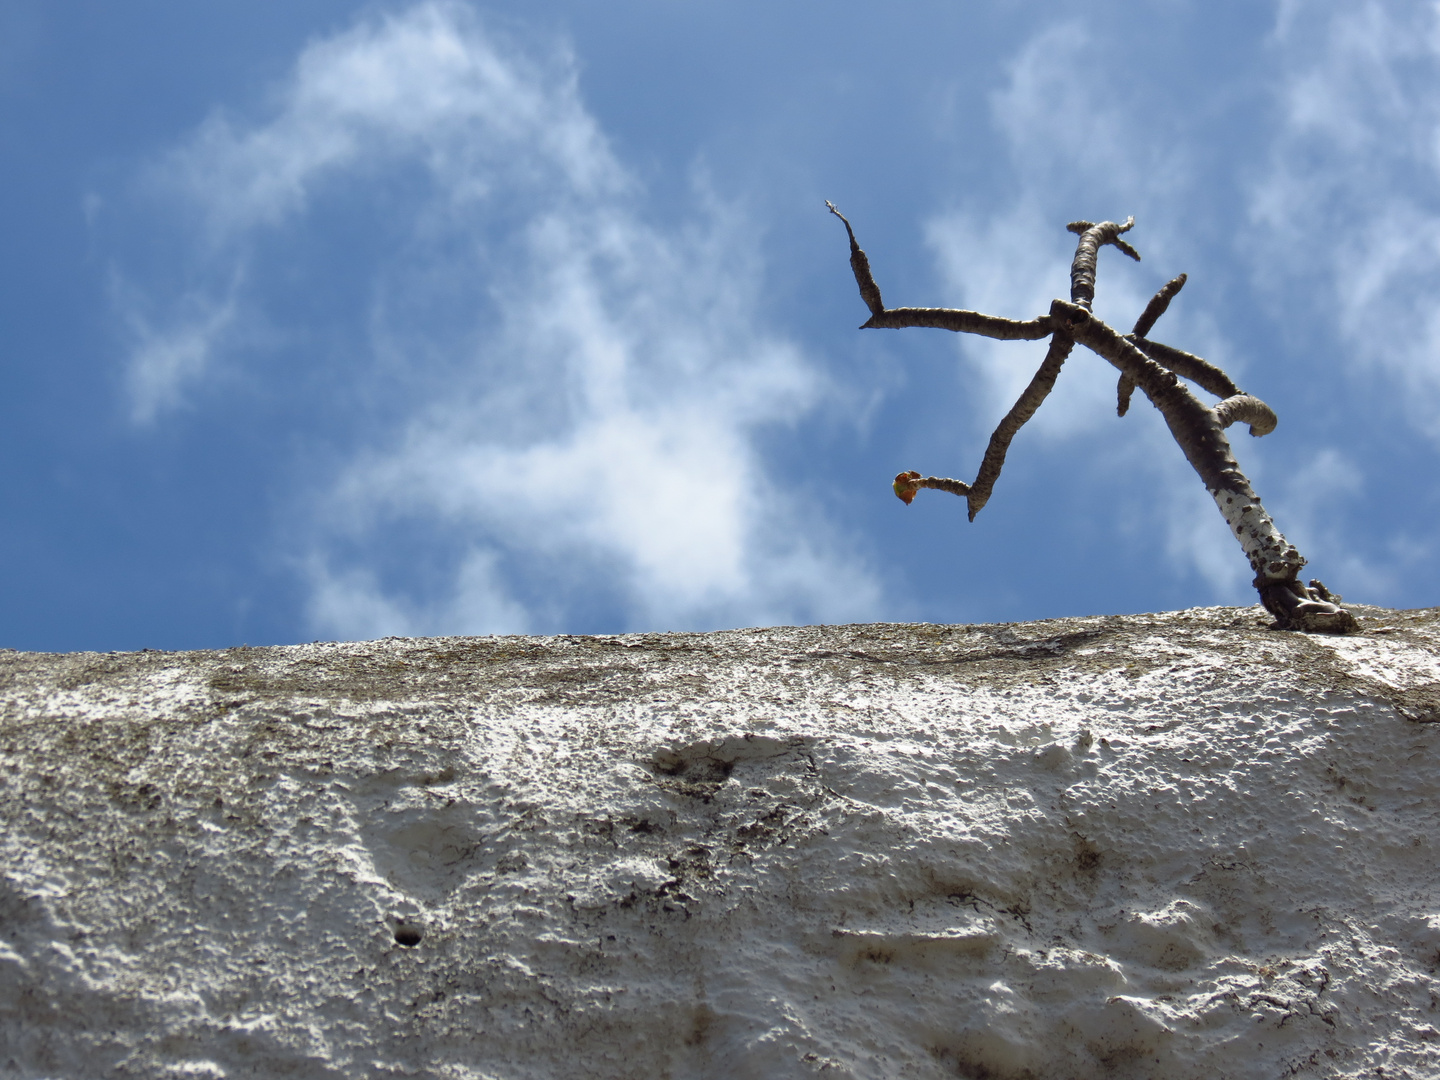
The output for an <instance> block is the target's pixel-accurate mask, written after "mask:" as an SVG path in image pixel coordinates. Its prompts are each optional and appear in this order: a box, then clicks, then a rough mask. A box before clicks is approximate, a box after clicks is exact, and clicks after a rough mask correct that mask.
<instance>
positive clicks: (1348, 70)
mask: <svg viewBox="0 0 1440 1080" xmlns="http://www.w3.org/2000/svg"><path fill="white" fill-rule="evenodd" d="M1272 47H1273V50H1274V56H1275V60H1276V64H1277V68H1278V71H1279V75H1278V78H1277V82H1276V87H1275V92H1276V99H1277V102H1278V103H1279V112H1280V126H1279V131H1278V133H1277V136H1276V138H1275V140H1274V144H1273V145H1274V151H1273V154H1272V157H1271V159H1270V161H1269V162H1268V163H1267V165H1266V168H1265V170H1264V173H1263V175H1261V176H1260V177H1259V178H1258V179H1257V180H1256V182H1255V184H1254V186H1253V189H1252V192H1251V207H1250V212H1251V218H1252V220H1253V221H1254V223H1255V224H1256V225H1257V226H1258V227H1259V228H1260V230H1261V235H1262V237H1263V243H1261V244H1259V245H1256V250H1257V254H1256V259H1255V263H1256V269H1255V272H1256V276H1257V278H1258V280H1259V281H1260V282H1261V283H1262V287H1265V288H1267V289H1271V290H1275V291H1277V292H1278V291H1280V290H1281V289H1282V287H1283V286H1282V283H1283V281H1284V280H1285V279H1286V278H1287V277H1288V276H1290V275H1293V273H1294V271H1293V268H1294V267H1296V266H1301V267H1308V268H1312V270H1311V272H1312V273H1314V274H1315V275H1316V276H1317V277H1318V283H1315V282H1306V283H1305V285H1306V286H1308V292H1309V293H1310V298H1309V305H1310V306H1308V308H1307V309H1306V310H1304V311H1303V312H1296V315H1299V316H1303V317H1304V318H1306V319H1313V320H1316V321H1317V323H1318V325H1320V326H1322V327H1325V328H1326V329H1333V332H1334V333H1335V334H1336V335H1337V336H1338V338H1339V341H1340V342H1341V343H1342V345H1343V348H1342V350H1341V352H1342V353H1343V357H1344V359H1346V360H1347V361H1348V362H1349V363H1351V365H1352V370H1353V373H1354V374H1357V375H1360V374H1365V375H1371V376H1373V375H1379V376H1381V377H1382V378H1383V379H1385V380H1386V381H1387V382H1390V383H1391V384H1392V385H1394V386H1395V387H1397V388H1399V389H1401V390H1402V391H1403V398H1404V401H1405V403H1406V405H1407V407H1408V409H1409V415H1410V417H1411V419H1412V420H1413V422H1414V423H1415V425H1416V426H1417V428H1419V429H1420V430H1423V431H1425V432H1426V433H1428V434H1429V435H1430V436H1431V437H1432V438H1437V439H1440V420H1437V419H1436V417H1437V416H1440V310H1437V307H1436V304H1435V297H1436V296H1437V295H1440V93H1437V88H1440V6H1437V5H1436V4H1434V3H1414V2H1411V3H1375V2H1366V3H1356V4H1343V5H1331V4H1317V3H1299V2H1297V3H1291V4H1287V5H1286V6H1285V7H1284V9H1283V10H1282V17H1281V19H1280V20H1279V23H1278V25H1277V29H1276V32H1275V35H1274V40H1273V46H1272ZM1264 252H1270V253H1272V254H1271V255H1270V256H1269V257H1266V256H1265V255H1264V254H1263V253H1264ZM1282 260H1283V261H1282ZM1317 285H1318V287H1317Z"/></svg>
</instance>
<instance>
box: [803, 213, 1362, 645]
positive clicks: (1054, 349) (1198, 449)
mask: <svg viewBox="0 0 1440 1080" xmlns="http://www.w3.org/2000/svg"><path fill="white" fill-rule="evenodd" d="M825 205H826V206H828V207H829V208H830V212H831V213H832V214H834V215H835V216H836V217H838V218H839V219H840V220H841V221H842V222H844V224H845V231H846V233H847V234H848V235H849V237H850V266H851V269H853V270H854V272H855V282H856V284H857V285H859V287H860V296H861V298H862V299H863V300H864V301H865V306H866V307H868V308H869V309H870V318H869V319H868V320H867V321H866V322H865V323H864V324H863V325H862V326H861V329H862V330H869V329H877V328H887V329H901V328H903V327H910V326H928V327H934V328H937V329H942V330H953V331H956V332H958V333H967V334H979V335H981V336H983V337H990V338H999V339H1002V340H1007V341H1038V340H1040V339H1041V338H1047V337H1048V338H1049V339H1050V346H1049V348H1048V349H1047V350H1046V353H1045V359H1044V361H1043V362H1042V363H1041V365H1040V369H1039V370H1038V371H1037V372H1036V373H1035V376H1034V378H1032V379H1031V380H1030V384H1029V385H1028V386H1027V387H1025V390H1024V392H1023V393H1022V394H1021V395H1020V398H1019V400H1018V401H1016V402H1015V404H1014V406H1013V407H1012V408H1011V409H1010V411H1009V412H1008V413H1006V414H1005V417H1004V419H1002V420H1001V421H1000V423H999V425H998V426H997V427H996V428H995V433H994V434H993V435H991V436H990V444H989V445H988V446H987V447H986V448H985V457H984V459H983V460H982V461H981V463H980V470H979V472H978V473H977V474H976V476H975V480H974V481H973V482H972V483H969V484H967V483H964V482H963V481H960V480H953V479H950V478H949V477H941V476H922V475H921V474H920V473H918V472H903V473H901V474H900V475H899V476H897V477H896V478H895V494H896V495H898V496H900V498H901V499H902V500H904V502H906V503H907V504H908V503H909V502H910V501H911V500H912V499H914V497H915V493H916V492H917V491H918V490H920V489H921V488H933V489H935V490H937V491H948V492H950V493H951V494H954V495H959V496H962V497H963V498H964V499H965V500H966V502H967V504H968V506H969V512H970V520H971V521H974V520H975V515H976V514H978V513H979V512H980V510H981V509H982V508H983V507H984V506H985V504H986V502H988V501H989V499H990V493H991V491H992V490H993V489H994V487H995V481H996V480H998V479H999V477H1000V470H1001V469H1002V468H1003V467H1004V465H1005V455H1006V453H1007V452H1008V451H1009V449H1010V442H1011V440H1012V439H1014V437H1015V434H1016V432H1018V431H1019V430H1020V428H1022V427H1023V426H1024V425H1025V422H1026V421H1028V420H1029V419H1030V417H1032V416H1034V415H1035V410H1036V409H1038V408H1039V407H1040V405H1041V403H1042V402H1044V400H1045V398H1046V397H1047V396H1049V394H1050V391H1051V390H1052V389H1053V388H1054V386H1055V380H1056V379H1057V378H1058V377H1059V375H1060V369H1061V367H1062V366H1063V365H1064V363H1065V361H1066V359H1067V358H1068V357H1069V356H1070V353H1071V351H1072V350H1073V349H1074V347H1075V345H1076V344H1077V343H1078V344H1081V345H1084V346H1085V347H1086V348H1088V349H1090V350H1091V351H1092V352H1095V353H1097V354H1098V355H1100V356H1102V357H1104V358H1105V359H1106V360H1108V361H1109V362H1110V363H1111V364H1113V365H1114V366H1115V367H1116V368H1118V369H1119V371H1120V382H1119V387H1118V390H1117V393H1118V399H1119V401H1118V410H1117V411H1118V412H1119V414H1120V415H1121V416H1124V415H1125V413H1126V412H1127V411H1128V409H1129V408H1130V399H1131V396H1132V395H1133V394H1134V392H1135V389H1136V388H1137V387H1138V388H1139V389H1140V391H1141V392H1142V393H1143V394H1144V395H1145V396H1146V397H1147V398H1148V399H1149V400H1150V401H1151V403H1152V404H1154V406H1155V407H1156V408H1157V409H1159V410H1160V413H1161V415H1162V416H1164V418H1165V423H1166V424H1167V425H1168V426H1169V428H1170V433H1171V434H1172V435H1173V436H1174V437H1175V441H1176V443H1178V444H1179V446H1180V449H1181V450H1182V451H1183V452H1184V454H1185V457H1186V459H1187V460H1188V461H1189V462H1190V464H1191V466H1193V467H1194V469H1195V471H1196V472H1197V473H1199V474H1200V479H1201V480H1202V481H1204V483H1205V487H1206V490H1208V491H1209V492H1210V495H1211V497H1212V498H1214V500H1215V503H1216V505H1217V506H1218V507H1219V508H1220V513H1221V514H1222V515H1224V517H1225V520H1226V522H1227V523H1228V524H1229V526H1230V529H1231V532H1232V533H1233V534H1234V535H1235V538H1236V539H1237V540H1238V541H1239V542H1240V546H1241V547H1242V548H1243V549H1244V551H1245V554H1246V556H1247V557H1248V558H1249V560H1250V566H1251V568H1252V569H1253V570H1254V571H1255V581H1254V584H1255V588H1256V589H1257V590H1259V593H1260V600H1261V602H1262V603H1263V604H1264V605H1265V608H1266V609H1267V610H1268V611H1269V612H1270V613H1271V614H1272V615H1274V616H1275V619H1276V622H1277V624H1278V625H1279V626H1281V627H1282V628H1284V629H1289V630H1312V631H1323V632H1328V633H1350V632H1353V631H1355V630H1357V629H1358V624H1357V623H1356V621H1355V618H1354V616H1352V615H1351V614H1350V612H1348V611H1346V610H1345V609H1344V608H1342V607H1340V605H1339V603H1338V601H1339V599H1340V598H1339V597H1338V596H1333V595H1332V594H1331V593H1330V592H1329V590H1327V589H1326V588H1325V586H1324V585H1323V584H1321V583H1320V582H1319V581H1315V580H1311V581H1310V583H1309V585H1308V586H1307V585H1305V584H1302V583H1301V581H1300V580H1299V574H1300V570H1301V568H1302V567H1303V566H1304V565H1305V559H1304V558H1303V557H1302V556H1301V555H1300V552H1298V551H1297V550H1296V549H1295V547H1294V546H1293V545H1292V544H1290V543H1289V542H1288V541H1287V540H1286V539H1285V537H1284V536H1283V535H1281V533H1280V530H1279V529H1277V528H1276V527H1275V523H1274V522H1273V521H1272V520H1271V519H1270V516H1269V514H1267V513H1266V512H1265V508H1264V507H1263V506H1261V504H1260V498H1259V496H1257V495H1256V494H1255V492H1254V491H1253V490H1252V489H1251V487H1250V482H1249V481H1248V480H1247V479H1246V478H1245V474H1244V473H1242V472H1241V471H1240V466H1239V465H1238V464H1236V462H1235V457H1234V454H1233V453H1232V452H1231V450H1230V442H1229V440H1228V439H1227V438H1226V436H1225V429H1226V428H1228V427H1230V425H1231V424H1234V423H1236V422H1243V423H1246V424H1248V425H1249V426H1250V434H1251V435H1255V436H1259V435H1267V434H1269V433H1270V432H1271V431H1273V430H1274V429H1275V424H1276V418H1275V413H1274V411H1273V410H1271V408H1270V406H1268V405H1266V404H1265V403H1264V402H1263V401H1261V400H1260V399H1259V398H1256V397H1252V396H1251V395H1249V394H1247V393H1245V392H1244V391H1242V390H1241V389H1240V388H1239V387H1237V386H1236V385H1235V383H1234V382H1232V381H1231V379H1230V377H1229V376H1228V375H1226V374H1225V373H1224V372H1223V371H1221V370H1220V369H1219V368H1218V367H1216V366H1215V365H1213V364H1211V363H1209V362H1207V361H1205V360H1203V359H1201V358H1200V357H1198V356H1193V355H1191V354H1190V353H1187V352H1183V351H1181V350H1180V349H1176V348H1173V347H1171V346H1169V345H1165V344H1163V343H1161V342H1158V341H1154V340H1152V339H1151V338H1150V336H1149V335H1150V332H1151V331H1152V330H1153V329H1154V327H1155V323H1156V321H1157V320H1158V319H1159V318H1160V316H1162V315H1163V314H1165V311H1166V309H1167V308H1168V307H1169V306H1170V302H1171V301H1172V300H1174V299H1175V297H1176V295H1177V294H1178V293H1179V292H1180V290H1181V289H1182V288H1184V286H1185V280H1186V276H1185V275H1184V274H1181V275H1180V276H1179V277H1177V278H1175V279H1173V280H1172V281H1170V282H1168V283H1166V285H1165V286H1164V287H1163V288H1162V289H1161V290H1160V291H1159V292H1157V293H1156V294H1155V296H1154V297H1153V298H1151V300H1150V302H1149V303H1148V304H1146V305H1145V310H1144V311H1143V312H1142V313H1141V315H1140V318H1139V319H1137V320H1136V321H1135V327H1134V329H1133V330H1132V331H1131V332H1130V333H1128V334H1121V333H1119V332H1118V331H1116V330H1114V329H1112V328H1111V327H1110V326H1108V325H1107V324H1106V323H1105V322H1103V321H1102V320H1100V319H1097V318H1096V317H1095V315H1094V314H1093V312H1092V311H1091V305H1092V303H1093V301H1094V299H1095V269H1096V261H1097V258H1098V255H1099V252H1100V248H1101V247H1103V246H1105V245H1107V244H1109V245H1111V246H1112V247H1116V248H1119V249H1120V250H1121V251H1123V252H1124V253H1125V254H1126V255H1129V256H1130V257H1131V258H1132V259H1135V260H1136V261H1137V262H1138V261H1139V259H1140V253H1139V252H1137V251H1136V250H1135V249H1134V248H1133V247H1131V246H1130V245H1129V244H1128V243H1126V242H1125V240H1123V239H1122V238H1121V237H1122V234H1124V233H1126V232H1129V231H1130V229H1131V228H1132V227H1133V226H1134V224H1135V219H1134V218H1129V219H1127V220H1126V221H1125V223H1124V224H1123V225H1120V224H1116V223H1115V222H1113V221H1102V222H1099V223H1098V224H1097V223H1093V222H1089V221H1072V222H1071V223H1070V224H1069V225H1067V226H1066V228H1067V229H1069V231H1070V232H1072V233H1075V234H1077V235H1078V236H1079V241H1078V242H1077V244H1076V247H1075V258H1074V260H1073V261H1072V263H1071V265H1070V300H1069V301H1068V302H1067V301H1064V300H1058V299H1057V300H1055V301H1053V302H1052V303H1051V305H1050V311H1049V313H1048V314H1045V315H1041V316H1038V317H1036V318H1034V319H1029V320H1019V319H1004V318H1000V317H998V316H994V315H983V314H981V313H980V312H977V311H961V310H957V309H953V308H887V307H885V303H884V301H883V300H882V299H881V296H880V287H879V286H878V285H876V284H875V277H874V275H873V274H872V273H871V270H870V260H869V259H868V258H867V257H866V255H865V252H864V251H863V250H861V248H860V245H859V244H858V243H857V242H856V240H855V230H854V229H852V228H851V227H850V222H849V221H848V220H846V218H845V215H844V214H842V213H840V211H839V210H837V209H836V208H835V206H834V204H832V203H830V202H828V201H827V202H826V203H825ZM1182 378H1184V379H1188V380H1190V381H1191V382H1193V383H1195V384H1196V385H1197V386H1200V387H1201V388H1202V389H1204V390H1207V391H1208V392H1210V393H1211V394H1214V395H1215V396H1216V397H1218V398H1220V401H1219V402H1218V403H1216V404H1215V405H1214V406H1213V407H1212V406H1207V405H1205V404H1204V403H1203V402H1202V401H1201V400H1200V399H1199V398H1197V397H1196V396H1195V395H1194V393H1192V392H1191V390H1190V389H1189V387H1187V386H1186V385H1185V384H1184V383H1183V382H1181V379H1182Z"/></svg>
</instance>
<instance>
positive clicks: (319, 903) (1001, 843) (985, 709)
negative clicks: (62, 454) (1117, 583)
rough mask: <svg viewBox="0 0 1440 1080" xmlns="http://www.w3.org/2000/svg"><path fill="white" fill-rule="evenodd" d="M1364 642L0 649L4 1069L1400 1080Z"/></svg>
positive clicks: (1408, 1015)
mask: <svg viewBox="0 0 1440 1080" xmlns="http://www.w3.org/2000/svg"><path fill="white" fill-rule="evenodd" d="M1358 610H1360V611H1361V612H1362V613H1363V614H1364V616H1365V617H1364V618H1363V619H1362V624H1363V626H1364V628H1365V633H1363V634H1362V635H1359V636H1354V637H1343V638H1326V637H1315V636H1304V635H1298V634H1287V633H1281V632H1277V631H1272V630H1269V629H1267V621H1268V618H1267V616H1265V615H1264V614H1263V613H1262V612H1261V611H1260V610H1259V609H1258V608H1251V609H1231V608H1211V609H1203V610H1196V611H1188V612H1178V613H1172V614H1165V615H1138V616H1128V617H1109V618H1083V619H1065V620H1057V621H1053V622H1043V623H1026V624H1012V625H999V626H932V625H899V626H897V625H879V626H842V627H808V628H801V629H775V630H755V631H734V632H728V633H717V634H663V635H635V636H625V637H557V638H519V637H509V638H444V639H430V640H399V639H390V640H385V641H375V642H364V643H358V644H316V645H307V646H295V647H287V648H264V649H249V648H238V649H230V650H226V651H224V652H196V653H171V654H166V653H139V654H136V653H128V654H113V655H96V654H79V655H67V656H52V655H37V654H24V653H13V652H12V653H3V654H0V762H3V772H0V823H3V837H0V842H3V849H0V869H3V879H0V1075H3V1076H5V1077H47V1078H70V1077H76V1078H79V1077H85V1078H94V1077H173V1078H181V1077H185V1078H218V1077H295V1078H309V1077H316V1078H319V1077H327V1078H330V1077H437V1078H438V1077H443V1078H463V1080H512V1078H515V1080H520V1078H549V1077H597V1078H609V1077H615V1078H622V1077H623V1078H632V1077H645V1078H652V1077H653V1078H664V1077H674V1078H691V1077H694V1078H701V1077H705V1078H709V1077H715V1078H730V1077H736V1078H746V1077H754V1078H766V1080H769V1078H776V1077H780V1078H784V1077H804V1076H810V1075H816V1074H823V1075H826V1076H834V1077H867V1078H877V1080H880V1078H885V1080H888V1078H892V1077H917V1078H921V1077H926V1078H928V1077H935V1078H940V1077H945V1078H954V1077H957V1076H958V1077H971V1078H980V1077H986V1078H1020V1077H1034V1078H1052V1077H1054V1078H1060V1077H1076V1078H1086V1077H1106V1078H1114V1077H1167V1078H1192V1077H1193V1078H1196V1080H1199V1078H1205V1080H1213V1078H1216V1077H1227V1078H1247V1077H1255V1078H1262V1077H1263V1078H1267V1080H1268V1078H1274V1077H1279V1076H1284V1075H1298V1076H1317V1077H1320V1076H1324V1077H1331V1076H1347V1077H1349V1076H1355V1077H1358V1076H1362V1075H1363V1076H1376V1075H1384V1076H1390V1077H1398V1076H1412V1077H1424V1076H1434V1075H1437V1073H1440V1011H1437V1010H1440V997H1437V990H1436V989H1435V987H1436V986H1437V980H1436V968H1437V964H1440V870H1437V863H1440V859H1437V837H1440V723H1435V721H1436V720H1437V719H1440V711H1437V706H1440V694H1437V690H1440V612H1437V611H1421V612H1387V611H1381V610H1378V609H1363V608H1362V609H1358ZM1381 1069H1383V1073H1382V1072H1380V1071H1379V1070H1381Z"/></svg>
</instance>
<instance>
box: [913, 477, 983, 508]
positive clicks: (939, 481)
mask: <svg viewBox="0 0 1440 1080" xmlns="http://www.w3.org/2000/svg"><path fill="white" fill-rule="evenodd" d="M920 488H933V489H934V490H936V491H948V492H950V494H952V495H959V496H961V497H962V498H963V497H964V496H966V495H968V494H970V485H969V484H967V483H965V482H964V481H963V480H951V479H950V478H949V477H948V476H921V475H920V474H919V473H918V472H902V473H901V474H900V475H899V476H897V477H895V494H896V495H898V496H899V497H900V501H901V502H903V503H904V504H905V505H906V506H909V505H910V503H911V501H912V500H913V499H914V498H915V492H916V491H918V490H919V489H920Z"/></svg>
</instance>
